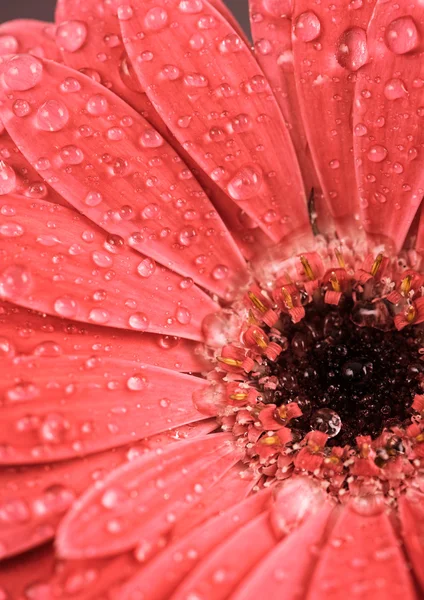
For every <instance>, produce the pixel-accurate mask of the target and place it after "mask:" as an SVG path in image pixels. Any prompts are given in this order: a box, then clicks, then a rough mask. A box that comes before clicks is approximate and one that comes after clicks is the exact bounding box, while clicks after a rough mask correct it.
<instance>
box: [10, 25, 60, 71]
mask: <svg viewBox="0 0 424 600" xmlns="http://www.w3.org/2000/svg"><path fill="white" fill-rule="evenodd" d="M55 34H56V27H55V26H54V24H53V23H45V22H43V21H36V20H33V19H16V20H15V21H7V22H6V23H2V24H1V25H0V56H3V55H5V54H18V53H20V54H22V53H28V54H32V55H33V56H38V57H39V58H48V59H50V60H56V61H60V60H61V55H60V52H59V50H58V48H57V46H56V41H55Z"/></svg>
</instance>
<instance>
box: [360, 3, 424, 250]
mask: <svg viewBox="0 0 424 600" xmlns="http://www.w3.org/2000/svg"><path fill="white" fill-rule="evenodd" d="M423 24H424V8H423V7H422V6H421V5H419V4H416V5H413V6H411V5H408V4H404V3H397V2H395V1H392V0H390V1H389V2H386V3H384V4H381V3H377V5H376V8H375V11H374V15H373V18H372V20H371V22H370V26H369V29H368V34H367V37H368V53H369V57H370V62H369V64H368V65H367V66H366V67H365V68H364V69H362V70H361V71H359V72H358V81H357V84H356V88H355V104H354V115H353V126H354V131H359V132H360V135H359V136H358V135H357V136H355V138H354V150H355V161H356V167H357V180H358V186H359V194H360V205H361V208H362V220H363V223H364V227H365V230H366V231H367V233H368V234H370V235H371V236H372V238H373V239H374V240H376V241H377V242H379V241H384V242H388V243H392V244H394V246H395V251H398V250H399V249H400V248H401V247H402V244H403V242H404V240H405V238H406V235H407V233H408V229H409V227H410V225H411V223H412V221H413V218H414V215H415V213H416V211H417V210H418V207H419V205H420V203H421V200H422V197H423V188H424V175H423V172H424V170H423V157H422V148H421V147H422V144H423V142H424V134H423V128H422V123H421V122H422V118H423V115H424V111H423V109H422V104H423V101H424V95H423V89H424V88H423V79H422V77H423V75H424V71H423V54H422V52H420V50H422V48H421V47H418V41H417V40H416V39H415V38H416V37H417V36H418V37H419V36H420V34H419V33H417V27H418V29H419V28H420V27H422V25H423ZM402 28H403V29H402ZM405 28H406V29H405ZM402 31H405V32H406V31H408V33H409V34H410V37H408V38H407V36H406V35H403V33H402ZM383 32H385V33H383ZM399 32H400V33H399ZM393 36H395V37H393ZM414 36H415V37H414ZM395 38H396V39H398V42H396V41H394V40H395ZM405 42H406V43H408V44H409V46H404V47H403V46H402V43H405ZM416 46H417V47H416ZM404 52H406V53H404ZM378 65H380V66H378ZM381 65H384V72H383V73H382V71H381Z"/></svg>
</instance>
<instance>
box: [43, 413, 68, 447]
mask: <svg viewBox="0 0 424 600" xmlns="http://www.w3.org/2000/svg"><path fill="white" fill-rule="evenodd" d="M68 430H69V423H68V422H67V421H66V419H65V417H64V416H63V415H61V414H59V413H51V414H48V415H46V417H45V418H44V420H43V422H42V424H41V425H40V429H39V436H40V439H41V441H42V442H45V443H49V444H61V443H63V442H64V440H65V437H66V433H67V431H68Z"/></svg>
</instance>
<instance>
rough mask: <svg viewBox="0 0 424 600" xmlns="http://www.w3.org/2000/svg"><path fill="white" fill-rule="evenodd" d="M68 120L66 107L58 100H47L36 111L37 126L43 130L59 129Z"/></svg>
mask: <svg viewBox="0 0 424 600" xmlns="http://www.w3.org/2000/svg"><path fill="white" fill-rule="evenodd" d="M68 121H69V112H68V109H67V108H66V106H65V104H63V102H60V101H59V100H47V102H44V103H43V104H42V105H41V106H40V108H39V109H38V111H37V126H38V128H39V129H42V130H43V131H60V130H61V129H63V128H64V127H65V125H66V124H67V123H68Z"/></svg>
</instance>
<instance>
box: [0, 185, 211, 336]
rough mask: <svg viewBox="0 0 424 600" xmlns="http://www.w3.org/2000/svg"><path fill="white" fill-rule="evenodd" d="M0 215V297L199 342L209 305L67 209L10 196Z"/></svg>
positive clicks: (61, 313)
mask: <svg viewBox="0 0 424 600" xmlns="http://www.w3.org/2000/svg"><path fill="white" fill-rule="evenodd" d="M3 202H4V203H3V207H2V210H1V212H0V249H1V251H2V253H1V256H0V297H3V298H4V299H7V300H10V301H11V302H13V303H16V304H19V305H21V306H26V307H27V308H32V309H35V310H39V311H42V312H46V313H50V314H56V315H59V316H61V317H67V318H71V319H75V320H79V321H84V322H92V323H95V324H97V325H107V326H109V327H119V328H122V329H133V330H137V331H154V332H157V333H161V334H165V335H167V334H169V335H180V336H183V337H185V338H189V339H201V323H202V320H203V319H204V317H205V316H206V315H208V314H210V313H211V312H215V310H216V305H215V304H214V303H213V302H212V300H211V299H210V298H209V297H208V296H206V294H204V292H202V291H200V290H199V289H198V288H197V287H196V286H190V285H188V286H187V285H186V282H185V281H184V280H182V278H181V277H180V276H179V275H176V274H175V273H173V272H172V271H169V270H168V269H166V268H165V267H160V266H159V265H158V266H156V265H155V263H154V261H152V260H151V259H149V258H146V257H144V258H143V257H142V256H140V255H139V254H138V253H136V252H134V251H133V250H131V249H129V248H128V247H126V246H125V245H122V244H123V240H122V238H120V237H119V236H116V235H112V236H108V235H107V234H105V233H104V232H103V231H102V230H100V229H98V228H97V227H96V226H93V225H92V224H91V223H90V222H89V221H87V220H86V219H85V218H84V217H82V216H81V215H79V214H78V213H76V212H75V211H74V210H73V209H67V208H64V207H62V206H57V205H52V204H50V203H48V202H45V201H42V200H39V201H36V202H29V201H25V200H23V199H22V198H18V197H17V196H13V197H12V196H8V197H7V198H5V199H4V200H3Z"/></svg>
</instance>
